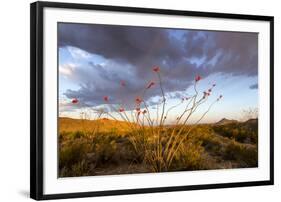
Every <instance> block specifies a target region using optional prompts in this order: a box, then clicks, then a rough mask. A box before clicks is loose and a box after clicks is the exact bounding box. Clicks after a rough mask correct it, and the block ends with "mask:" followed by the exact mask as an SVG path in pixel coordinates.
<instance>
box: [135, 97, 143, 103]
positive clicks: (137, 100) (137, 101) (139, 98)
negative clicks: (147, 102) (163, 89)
mask: <svg viewBox="0 0 281 202" xmlns="http://www.w3.org/2000/svg"><path fill="white" fill-rule="evenodd" d="M135 102H136V104H138V105H139V104H140V103H141V102H142V99H141V97H136V99H135Z"/></svg>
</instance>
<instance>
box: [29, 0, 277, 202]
mask: <svg viewBox="0 0 281 202" xmlns="http://www.w3.org/2000/svg"><path fill="white" fill-rule="evenodd" d="M273 65H274V63H273V17H271V16H257V15H240V14H226V13H211V12H194V11H178V10H163V9H148V8H133V7H115V6H102V5H87V4H72V3H55V2H35V3H32V4H31V179H30V181H31V182H30V183H31V186H30V187H31V188H30V189H31V198H33V199H37V200H42V199H59V198H73V197H89V196H103V195H118V194H137V193H152V192H167V191H184V190H197V189H212V188H226V187H242V186H257V185H272V184H273V168H274V167H273Z"/></svg>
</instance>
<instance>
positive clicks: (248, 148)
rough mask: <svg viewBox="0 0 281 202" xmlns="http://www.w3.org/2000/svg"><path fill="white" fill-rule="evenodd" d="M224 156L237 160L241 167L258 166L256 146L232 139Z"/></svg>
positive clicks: (227, 158)
mask: <svg viewBox="0 0 281 202" xmlns="http://www.w3.org/2000/svg"><path fill="white" fill-rule="evenodd" d="M224 158H225V159H226V160H236V161H237V162H238V163H239V164H240V167H256V166H257V165H258V150H257V147H256V146H252V145H244V144H239V143H236V142H234V141H231V142H230V143H229V144H228V145H227V147H226V149H225V152H224Z"/></svg>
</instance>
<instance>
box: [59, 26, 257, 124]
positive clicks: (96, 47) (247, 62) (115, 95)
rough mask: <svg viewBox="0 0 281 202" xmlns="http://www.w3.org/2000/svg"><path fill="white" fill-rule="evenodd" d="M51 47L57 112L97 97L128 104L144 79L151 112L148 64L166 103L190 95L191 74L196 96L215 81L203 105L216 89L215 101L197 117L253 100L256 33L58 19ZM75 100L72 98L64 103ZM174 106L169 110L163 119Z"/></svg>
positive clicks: (154, 91)
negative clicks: (56, 74)
mask: <svg viewBox="0 0 281 202" xmlns="http://www.w3.org/2000/svg"><path fill="white" fill-rule="evenodd" d="M58 51H59V58H58V60H59V102H60V104H59V112H60V116H69V117H74V118H75V117H76V118H77V117H79V113H80V112H81V110H83V109H85V108H89V107H93V108H101V107H108V105H105V101H104V100H103V97H104V96H108V97H109V102H110V104H111V105H114V104H120V103H123V104H124V105H123V106H124V108H125V110H131V109H133V107H134V104H133V103H134V100H135V98H136V97H137V96H140V95H141V94H142V92H143V89H144V88H146V87H147V85H148V83H149V82H154V83H155V85H154V86H152V87H151V88H150V89H148V90H147V92H146V93H145V96H144V99H145V100H147V103H148V104H149V109H151V110H152V111H153V110H154V109H155V108H156V107H155V106H157V105H156V103H157V102H159V100H160V99H161V91H160V89H159V82H158V78H157V75H156V74H155V72H153V71H152V67H153V66H159V67H160V74H161V78H162V84H163V89H164V91H165V93H166V97H167V103H168V104H167V105H168V106H167V108H169V107H171V106H173V105H175V104H177V103H180V102H181V99H182V97H189V96H191V95H193V94H194V89H193V87H192V85H193V84H194V78H195V76H196V75H200V76H201V77H202V80H200V82H198V85H197V88H198V92H199V94H202V95H203V92H204V91H205V90H207V89H208V88H209V87H210V86H212V84H214V83H215V84H216V86H215V88H214V89H213V91H212V94H211V96H210V97H209V98H208V101H209V104H210V103H211V102H212V101H213V100H216V98H217V97H218V96H219V95H220V94H222V95H223V99H222V100H221V101H220V102H219V103H217V104H216V105H215V106H214V107H213V108H212V110H211V111H210V113H209V114H208V115H207V116H206V117H205V119H204V121H203V122H215V121H218V120H220V119H221V118H228V119H240V118H241V112H242V110H245V109H248V108H255V107H257V106H258V35H257V34H256V33H241V32H217V31H216V32H215V31H204V30H186V29H182V30H181V29H169V28H165V29H164V28H149V27H134V26H113V25H97V24H73V23H60V24H59V26H58ZM122 82H123V83H124V84H125V86H122V85H120V83H122ZM75 98H76V99H78V100H79V102H78V103H77V104H72V103H71V101H72V99H75ZM208 106H209V105H208V103H207V102H206V104H205V105H204V106H202V107H201V108H200V109H199V111H198V113H196V114H195V115H194V116H193V117H192V120H193V121H194V120H196V118H198V117H200V113H201V114H202V113H203V112H204V111H205V110H206V109H207V108H208ZM182 110H183V107H181V106H179V107H177V108H175V109H174V110H173V111H172V112H171V115H170V117H169V121H171V120H172V119H175V118H176V117H177V114H179V113H180V112H181V111H182Z"/></svg>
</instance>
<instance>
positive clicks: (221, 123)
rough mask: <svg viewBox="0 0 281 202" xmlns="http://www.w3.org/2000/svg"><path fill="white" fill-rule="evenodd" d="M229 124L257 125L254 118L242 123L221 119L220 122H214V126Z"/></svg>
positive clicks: (256, 120)
mask: <svg viewBox="0 0 281 202" xmlns="http://www.w3.org/2000/svg"><path fill="white" fill-rule="evenodd" d="M230 123H245V124H257V123H258V119H257V118H254V119H249V120H247V121H244V122H239V121H237V120H234V119H226V118H223V119H221V120H220V121H218V122H216V123H215V125H225V124H230Z"/></svg>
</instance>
